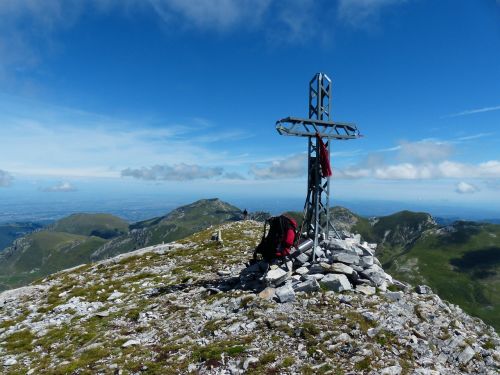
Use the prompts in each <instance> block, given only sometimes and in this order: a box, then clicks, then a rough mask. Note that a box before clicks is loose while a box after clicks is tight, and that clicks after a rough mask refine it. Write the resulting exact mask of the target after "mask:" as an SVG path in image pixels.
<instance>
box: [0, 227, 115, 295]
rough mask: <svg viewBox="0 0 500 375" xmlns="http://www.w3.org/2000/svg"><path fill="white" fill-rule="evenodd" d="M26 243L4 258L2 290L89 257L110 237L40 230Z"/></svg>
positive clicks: (0, 262) (1, 263) (0, 274)
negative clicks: (103, 237)
mask: <svg viewBox="0 0 500 375" xmlns="http://www.w3.org/2000/svg"><path fill="white" fill-rule="evenodd" d="M25 240H26V246H24V247H22V248H19V249H17V251H13V252H12V253H10V254H9V256H8V257H6V258H5V259H0V290H1V289H6V288H9V287H15V286H20V285H23V284H26V283H28V282H30V281H33V280H36V279H37V278H40V277H43V276H46V275H49V274H51V273H54V272H57V271H59V270H61V269H66V268H70V267H73V266H75V265H78V264H82V263H86V262H88V261H89V256H90V253H91V252H92V251H94V249H96V248H97V247H99V246H101V245H102V244H104V243H105V242H106V240H104V239H102V238H99V237H87V236H80V235H76V234H70V233H63V232H52V231H47V230H44V231H40V232H36V233H32V234H30V235H28V236H27V237H25Z"/></svg>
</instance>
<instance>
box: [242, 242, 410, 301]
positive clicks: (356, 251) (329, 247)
mask: <svg viewBox="0 0 500 375" xmlns="http://www.w3.org/2000/svg"><path fill="white" fill-rule="evenodd" d="M376 248H377V245H376V244H370V243H368V242H366V241H361V236H360V235H359V234H357V235H352V234H345V235H344V238H343V239H338V238H331V239H328V240H324V241H321V242H320V243H319V245H318V246H316V247H314V246H313V241H312V240H311V239H308V240H306V241H303V242H302V243H301V244H300V245H299V246H298V248H297V249H295V248H294V249H292V254H291V255H290V258H289V260H287V261H283V262H280V261H278V262H276V263H275V264H271V265H269V264H267V263H266V262H265V261H261V262H258V263H255V264H253V265H251V266H250V267H247V268H246V269H244V270H243V271H242V273H241V275H240V282H241V286H242V287H244V288H252V289H256V290H258V289H259V287H260V289H261V290H262V288H265V289H264V290H262V292H261V296H262V297H267V298H277V299H278V300H279V301H280V302H288V301H292V300H294V299H295V293H296V292H314V291H317V290H319V289H321V288H323V289H326V290H331V291H334V292H343V291H347V290H354V291H357V292H359V293H363V294H365V295H372V294H375V292H376V290H377V289H379V290H381V291H383V292H385V291H387V287H388V286H389V285H392V284H394V283H395V284H397V286H399V287H401V288H405V287H406V286H405V285H404V284H402V283H399V282H398V281H396V280H393V279H392V277H391V276H390V275H388V274H386V273H385V272H384V270H383V269H382V266H381V264H380V262H379V260H378V259H377V258H376V256H375V250H376ZM395 298H397V296H395Z"/></svg>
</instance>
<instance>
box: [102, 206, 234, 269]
mask: <svg viewBox="0 0 500 375" xmlns="http://www.w3.org/2000/svg"><path fill="white" fill-rule="evenodd" d="M241 217H242V213H241V211H240V209H238V208H237V207H234V206H231V205H230V204H228V203H225V202H223V201H221V200H219V199H202V200H199V201H197V202H194V203H191V204H189V205H186V206H182V207H179V208H177V209H175V210H173V211H172V212H170V213H169V214H168V215H166V216H162V217H157V218H154V219H150V220H145V221H141V222H138V223H135V224H132V225H131V226H130V229H131V230H138V231H139V233H141V235H140V236H138V235H137V233H138V232H130V233H128V234H125V235H123V236H120V237H117V238H116V239H114V240H112V241H111V242H110V243H109V244H107V246H106V249H100V250H98V251H97V252H96V255H95V256H94V259H103V258H107V257H110V256H115V255H118V254H121V253H125V252H129V251H132V250H136V249H139V248H142V247H146V246H151V245H156V244H160V243H162V242H165V243H166V242H171V241H175V240H179V239H181V238H185V237H187V236H190V235H192V234H194V233H197V232H199V231H201V230H204V229H206V228H208V227H210V226H212V225H217V224H222V223H225V222H229V221H236V220H240V219H241Z"/></svg>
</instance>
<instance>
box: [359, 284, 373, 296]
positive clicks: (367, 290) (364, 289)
mask: <svg viewBox="0 0 500 375" xmlns="http://www.w3.org/2000/svg"><path fill="white" fill-rule="evenodd" d="M356 291H357V292H359V293H362V294H364V295H366V296H371V295H373V294H375V292H376V290H375V288H374V287H373V286H370V285H364V284H361V285H356Z"/></svg>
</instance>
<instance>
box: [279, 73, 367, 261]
mask: <svg viewBox="0 0 500 375" xmlns="http://www.w3.org/2000/svg"><path fill="white" fill-rule="evenodd" d="M331 107H332V81H331V79H330V78H329V77H328V76H327V75H326V74H324V73H316V74H315V75H314V77H313V78H312V79H311V81H310V82H309V118H308V119H302V118H296V117H287V118H284V119H282V120H279V121H277V122H276V130H277V131H278V133H279V134H280V135H291V136H298V137H308V148H307V150H308V152H307V157H308V162H307V164H308V168H307V170H308V173H307V197H306V201H305V204H304V222H303V226H302V227H303V228H305V230H306V236H307V237H308V238H311V239H313V241H314V251H313V261H315V260H316V251H315V249H316V246H317V245H318V243H319V241H320V237H323V238H324V239H326V238H331V237H337V238H340V235H339V233H338V232H337V231H336V229H335V227H334V225H333V221H332V220H330V210H329V208H330V177H323V175H322V173H321V164H320V142H319V140H318V137H320V138H321V139H322V140H323V139H326V142H324V145H325V148H326V150H327V153H328V156H330V149H331V141H332V140H348V139H356V138H359V137H360V134H359V131H358V129H357V127H356V125H355V124H350V123H340V122H333V121H331V118H330V117H331Z"/></svg>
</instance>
